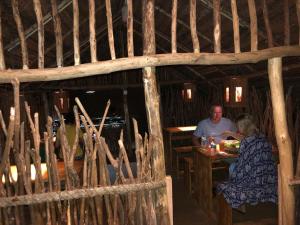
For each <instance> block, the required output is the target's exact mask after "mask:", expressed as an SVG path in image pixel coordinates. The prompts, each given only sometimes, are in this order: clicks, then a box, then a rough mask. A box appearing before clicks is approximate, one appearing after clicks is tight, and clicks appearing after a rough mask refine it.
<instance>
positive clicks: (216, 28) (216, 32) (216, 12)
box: [213, 0, 221, 53]
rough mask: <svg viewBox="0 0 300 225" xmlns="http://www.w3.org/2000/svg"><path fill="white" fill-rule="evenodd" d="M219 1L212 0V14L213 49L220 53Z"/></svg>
mask: <svg viewBox="0 0 300 225" xmlns="http://www.w3.org/2000/svg"><path fill="white" fill-rule="evenodd" d="M220 7H221V1H220V0H213V14H214V50H215V52H216V53H221V8H220Z"/></svg>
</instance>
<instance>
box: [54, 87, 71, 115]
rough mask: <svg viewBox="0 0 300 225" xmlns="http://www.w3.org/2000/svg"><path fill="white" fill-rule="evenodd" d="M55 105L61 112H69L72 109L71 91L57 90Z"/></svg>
mask: <svg viewBox="0 0 300 225" xmlns="http://www.w3.org/2000/svg"><path fill="white" fill-rule="evenodd" d="M53 101H54V105H56V107H57V108H58V110H59V111H60V112H61V113H68V112H69V110H70V98H69V92H67V91H63V90H60V91H55V92H54V93H53Z"/></svg>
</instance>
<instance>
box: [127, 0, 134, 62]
mask: <svg viewBox="0 0 300 225" xmlns="http://www.w3.org/2000/svg"><path fill="white" fill-rule="evenodd" d="M127 51H128V57H133V56H134V46H133V13H132V0H127Z"/></svg>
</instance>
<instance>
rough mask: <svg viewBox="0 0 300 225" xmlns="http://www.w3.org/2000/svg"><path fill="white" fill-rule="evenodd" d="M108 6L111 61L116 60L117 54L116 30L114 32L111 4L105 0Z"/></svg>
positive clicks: (107, 17) (108, 0)
mask: <svg viewBox="0 0 300 225" xmlns="http://www.w3.org/2000/svg"><path fill="white" fill-rule="evenodd" d="M105 6H106V19H107V29H108V32H107V33H108V43H109V49H110V55H111V59H112V60H114V59H116V52H115V41H114V30H113V23H112V14H111V4H110V0H105Z"/></svg>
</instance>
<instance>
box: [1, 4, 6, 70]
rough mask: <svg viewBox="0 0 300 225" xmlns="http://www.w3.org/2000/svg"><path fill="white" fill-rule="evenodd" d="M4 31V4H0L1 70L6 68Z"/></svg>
mask: <svg viewBox="0 0 300 225" xmlns="http://www.w3.org/2000/svg"><path fill="white" fill-rule="evenodd" d="M2 33H3V32H2V4H0V70H5V58H4V50H3V39H2Z"/></svg>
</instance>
